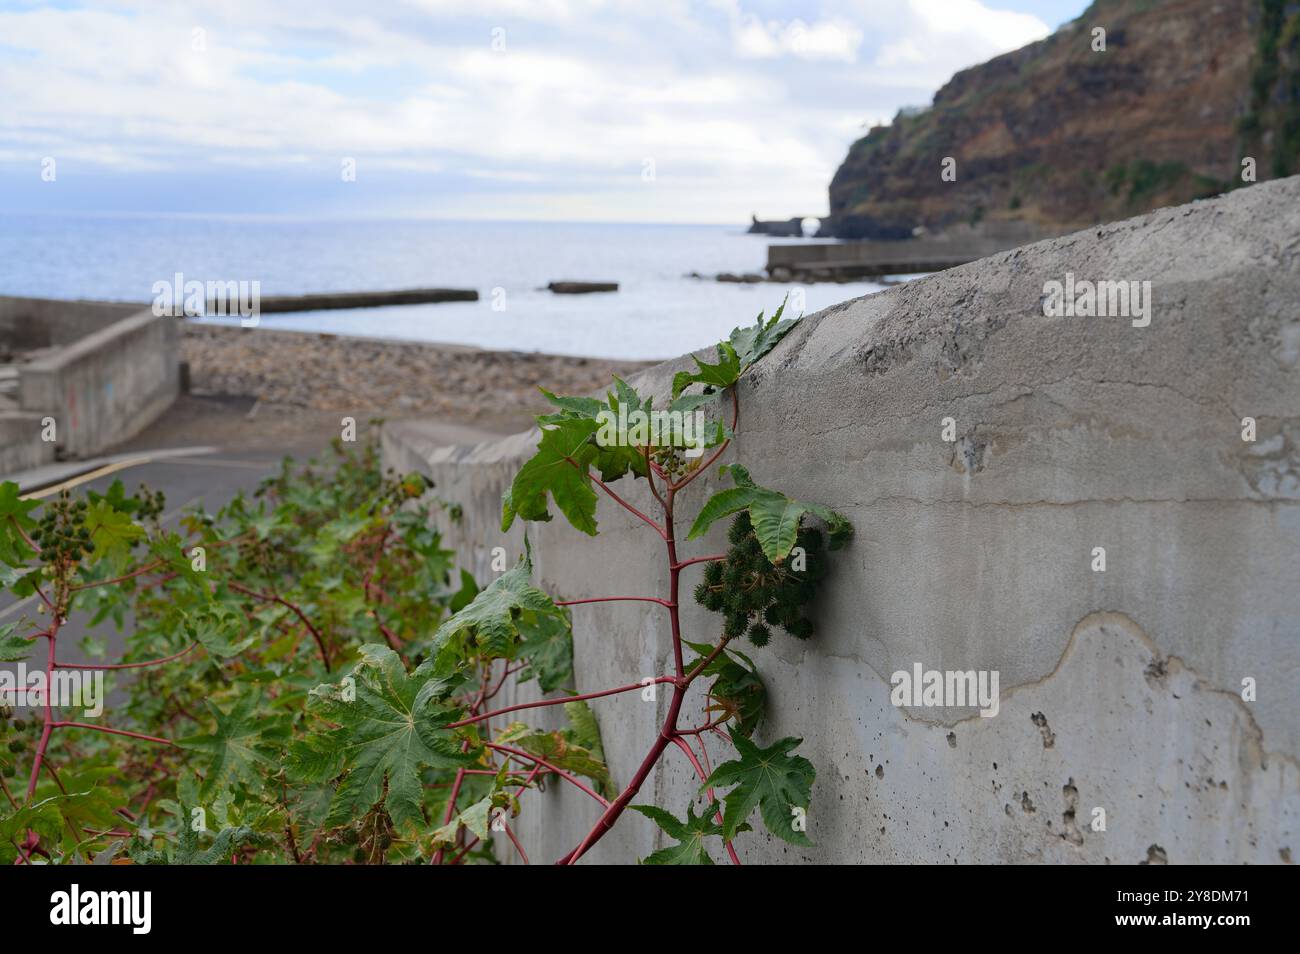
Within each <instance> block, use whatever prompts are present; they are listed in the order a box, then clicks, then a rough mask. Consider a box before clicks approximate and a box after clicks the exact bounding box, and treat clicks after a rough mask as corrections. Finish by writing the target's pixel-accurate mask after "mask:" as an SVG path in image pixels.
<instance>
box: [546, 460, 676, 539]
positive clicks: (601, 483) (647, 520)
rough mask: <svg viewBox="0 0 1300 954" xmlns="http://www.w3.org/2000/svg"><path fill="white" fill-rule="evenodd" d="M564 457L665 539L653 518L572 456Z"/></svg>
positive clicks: (664, 533)
mask: <svg viewBox="0 0 1300 954" xmlns="http://www.w3.org/2000/svg"><path fill="white" fill-rule="evenodd" d="M564 459H565V460H567V461H568V462H569V463H570V464H572V465H573V466H574V467H576V468H578V470H579V471H582V472H583V473H585V474H586V475H587V479H588V480H591V481H592V482H594V483H595V484H596V486H597V487H599V488H600V489H601V490H603V491H605V493H607V494H609V496H610V497H611V498H612V499H613V500H614V502H615V503H617V504H618V505H619V506H620V507H622V508H623V509H624V510H626V511H627V512H628V513H630V514H632V515H633V516H635V517H637V518H639V519H641V520H643V521H644V522H645V523H647V524H649V526H650V527H651V528H652V529H653V530H654V532H655V533H657V534H659V536H661V537H663V538H665V539H667V536H668V535H667V533H666V532H665V531H664V528H663V527H661V526H659V524H657V523H655V522H654V521H653V520H651V519H650V518H649V517H647V516H646V515H645V514H643V513H642V512H641V511H640V510H637V509H636V507H633V506H632V505H631V504H630V503H628V502H627V501H626V500H624V499H623V498H622V497H620V496H619V495H618V494H616V493H615V492H614V491H612V490H610V488H609V485H608V484H606V483H605V482H604V481H603V480H601V479H600V478H599V477H597V476H596V475H595V474H593V473H591V471H590V470H584V468H583V467H582V466H581V465H580V464H579V463H578V462H577V461H576V460H574V459H573V458H572V457H566V458H564Z"/></svg>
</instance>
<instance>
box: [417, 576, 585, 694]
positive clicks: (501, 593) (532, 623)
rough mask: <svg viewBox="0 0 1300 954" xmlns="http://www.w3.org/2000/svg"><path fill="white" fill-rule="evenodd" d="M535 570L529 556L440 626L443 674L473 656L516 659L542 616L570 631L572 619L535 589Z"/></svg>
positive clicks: (437, 637) (436, 640) (438, 654)
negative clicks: (516, 651)
mask: <svg viewBox="0 0 1300 954" xmlns="http://www.w3.org/2000/svg"><path fill="white" fill-rule="evenodd" d="M532 569H533V565H532V560H531V559H530V558H529V557H528V556H527V555H525V557H524V559H523V560H522V561H521V562H520V563H519V565H517V566H516V567H514V568H513V569H511V570H507V571H506V572H505V573H503V574H501V576H499V577H498V578H497V579H495V580H493V581H492V582H491V583H490V584H488V586H487V589H485V590H483V591H482V592H481V593H479V594H478V595H477V596H475V597H474V599H473V601H472V602H470V604H469V605H468V606H466V607H465V608H464V609H462V610H460V611H459V612H457V613H455V614H453V615H452V616H451V617H450V618H448V619H447V620H446V621H445V622H444V623H443V624H442V625H441V626H439V627H438V630H437V632H435V633H434V634H433V645H432V655H433V657H434V658H435V659H437V661H438V666H439V669H440V671H443V672H448V671H450V669H451V668H452V667H453V666H454V665H455V664H456V663H457V662H459V661H460V660H462V659H465V658H467V657H468V656H469V655H472V654H478V655H481V656H487V657H490V658H501V657H505V658H513V657H514V654H515V650H516V648H517V646H518V645H519V642H520V640H521V639H523V637H524V630H525V629H531V628H535V627H536V626H538V625H540V623H539V622H538V621H539V620H540V619H541V618H542V617H545V616H550V617H558V618H559V619H560V621H561V622H563V623H564V625H565V626H566V627H567V625H568V618H567V617H566V616H564V614H563V613H562V612H561V609H560V607H557V606H556V605H555V603H553V602H552V601H551V598H550V597H549V596H547V595H546V594H545V593H543V592H542V591H541V590H539V589H538V588H537V587H535V586H533V584H532V582H531V580H530V576H531V574H532ZM526 614H532V615H526Z"/></svg>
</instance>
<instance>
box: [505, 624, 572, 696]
mask: <svg viewBox="0 0 1300 954" xmlns="http://www.w3.org/2000/svg"><path fill="white" fill-rule="evenodd" d="M516 623H517V625H518V627H519V632H520V634H521V636H522V637H523V638H522V641H521V642H520V644H519V649H518V651H517V653H516V656H517V657H518V658H519V659H521V660H523V661H524V662H525V663H526V665H525V666H524V668H523V669H521V670H520V671H519V674H518V676H517V677H516V681H517V682H521V683H522V682H527V681H528V680H530V679H534V678H536V680H537V685H538V687H539V688H541V690H542V692H554V691H555V690H556V689H560V688H562V687H564V686H567V685H568V684H569V683H571V682H572V681H573V629H572V627H571V625H570V622H569V617H568V615H567V614H566V613H565V612H564V611H563V609H562V608H561V609H559V610H558V611H557V612H555V613H534V612H532V611H531V610H530V611H528V612H524V613H520V614H519V617H518V619H517V620H516Z"/></svg>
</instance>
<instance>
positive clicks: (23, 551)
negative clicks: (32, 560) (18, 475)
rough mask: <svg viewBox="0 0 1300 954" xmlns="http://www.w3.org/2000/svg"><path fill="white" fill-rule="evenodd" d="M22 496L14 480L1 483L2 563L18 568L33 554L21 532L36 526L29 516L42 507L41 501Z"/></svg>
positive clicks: (0, 526) (0, 546)
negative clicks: (26, 498)
mask: <svg viewBox="0 0 1300 954" xmlns="http://www.w3.org/2000/svg"><path fill="white" fill-rule="evenodd" d="M21 495H22V491H21V490H19V488H18V485H17V484H15V483H14V482H13V481H12V480H6V481H5V482H4V483H0V562H4V563H7V564H9V565H10V566H18V565H19V564H21V563H22V562H23V561H24V560H26V559H27V558H28V557H30V556H31V555H32V552H33V551H32V549H31V547H29V546H28V545H27V543H26V541H25V540H23V537H22V533H19V530H20V529H21V530H22V531H23V532H26V531H29V530H31V529H32V528H33V527H35V526H36V521H34V520H32V519H31V517H29V516H28V514H29V513H31V512H32V511H33V510H35V509H36V508H37V507H38V506H40V501H38V500H23V499H22V496H21Z"/></svg>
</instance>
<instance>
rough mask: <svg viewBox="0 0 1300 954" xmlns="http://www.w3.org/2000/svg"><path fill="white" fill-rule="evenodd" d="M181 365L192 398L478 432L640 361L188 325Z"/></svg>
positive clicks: (527, 415)
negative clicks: (547, 394)
mask: <svg viewBox="0 0 1300 954" xmlns="http://www.w3.org/2000/svg"><path fill="white" fill-rule="evenodd" d="M183 328H184V332H183V334H182V337H181V358H182V360H184V361H186V362H188V364H189V367H190V386H191V388H192V390H193V391H194V392H195V393H205V392H206V393H212V394H232V395H248V396H252V397H255V398H257V399H258V400H259V401H261V402H263V403H265V404H272V405H279V406H285V407H289V408H302V409H305V410H311V411H339V412H351V413H353V414H374V415H382V416H386V417H389V418H399V417H410V416H421V417H424V416H427V415H437V416H439V417H440V418H442V419H444V420H453V421H457V422H463V423H467V424H479V425H484V426H500V425H511V426H526V425H527V424H529V423H531V415H533V414H535V413H537V412H539V411H541V410H543V409H544V408H546V407H548V406H549V405H548V404H547V403H546V400H545V399H544V398H543V397H542V395H541V393H540V392H539V391H538V386H539V385H540V386H543V387H545V388H546V389H547V390H550V391H554V392H555V393H557V394H586V393H588V392H591V391H596V390H600V389H603V388H605V387H607V386H608V385H609V381H610V375H611V374H619V375H628V374H632V373H635V372H636V371H638V370H640V369H642V368H645V367H647V364H646V363H645V362H636V361H613V360H607V359H601V358H576V357H566V356H563V355H550V354H539V353H535V352H529V353H525V352H519V351H482V350H478V349H475V348H468V347H463V346H459V345H438V344H426V343H422V342H410V341H383V340H378V339H374V338H350V337H346V336H336V335H328V334H310V333H302V332H295V331H272V330H268V329H265V328H247V329H245V328H237V327H229V326H221V325H206V326H205V325H201V324H195V323H192V322H186V323H185V325H184V326H183Z"/></svg>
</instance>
